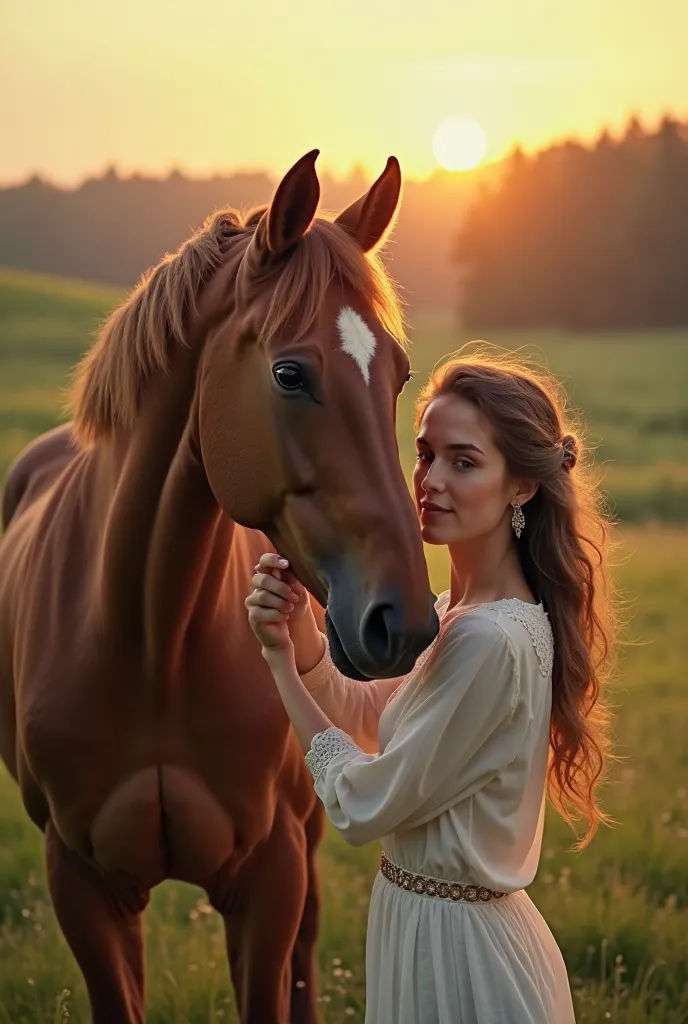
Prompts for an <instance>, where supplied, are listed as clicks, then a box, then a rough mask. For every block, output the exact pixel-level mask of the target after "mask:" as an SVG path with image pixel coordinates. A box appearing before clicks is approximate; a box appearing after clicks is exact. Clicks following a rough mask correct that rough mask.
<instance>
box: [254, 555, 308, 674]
mask: <svg viewBox="0 0 688 1024" xmlns="http://www.w3.org/2000/svg"><path fill="white" fill-rule="evenodd" d="M288 570H289V563H288V562H287V560H286V558H281V557H280V556H279V555H276V554H274V553H273V552H267V553H266V554H264V555H261V557H260V561H259V562H258V565H256V566H255V575H254V577H253V579H252V583H253V586H254V590H253V592H252V593H251V594H249V596H248V597H247V598H246V600H245V602H244V604H245V605H246V607H247V608H248V621H249V623H250V626H251V629H252V630H253V632H254V633H255V635H256V637H257V639H258V640H259V641H260V644H261V646H262V648H263V651H264V652H266V651H271V652H273V653H279V651H280V649H281V650H282V651H284V653H290V654H291V653H292V642H291V637H290V635H289V618H290V616H292V615H293V616H294V617H295V618H296V617H298V616H303V615H304V614H305V613H306V612H307V611H309V602H308V594H307V592H306V590H305V588H304V587H303V586H302V585H301V584H300V583H299V582H298V580H296V579H295V578H294V576H293V574H292V573H290V572H289V571H288Z"/></svg>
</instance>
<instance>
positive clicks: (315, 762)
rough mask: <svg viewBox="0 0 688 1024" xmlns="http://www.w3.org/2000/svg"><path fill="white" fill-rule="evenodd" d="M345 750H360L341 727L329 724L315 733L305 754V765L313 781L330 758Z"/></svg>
mask: <svg viewBox="0 0 688 1024" xmlns="http://www.w3.org/2000/svg"><path fill="white" fill-rule="evenodd" d="M345 750H351V751H360V748H359V747H357V746H356V744H355V743H354V741H353V740H352V739H351V737H350V736H347V734H346V733H345V732H342V730H341V729H337V728H335V727H334V726H331V727H330V728H329V729H326V730H325V732H318V733H316V734H315V736H314V737H313V739H312V740H311V749H310V750H309V751H308V753H307V754H306V765H307V767H308V770H309V771H310V773H311V775H312V776H313V781H314V782H317V781H318V779H319V778H320V775H321V774H322V772H323V771H324V770H325V769H326V768H327V766H328V764H329V763H330V761H331V760H332V758H333V757H336V756H337V754H341V753H342V752H343V751H345Z"/></svg>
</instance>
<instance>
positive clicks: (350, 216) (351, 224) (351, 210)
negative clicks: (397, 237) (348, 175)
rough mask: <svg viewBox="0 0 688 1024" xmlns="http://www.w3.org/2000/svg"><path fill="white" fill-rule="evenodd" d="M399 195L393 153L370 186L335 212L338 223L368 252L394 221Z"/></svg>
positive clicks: (399, 187) (382, 237) (397, 174)
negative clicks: (340, 211)
mask: <svg viewBox="0 0 688 1024" xmlns="http://www.w3.org/2000/svg"><path fill="white" fill-rule="evenodd" d="M400 195H401V168H400V167H399V161H398V160H397V158H396V157H395V156H391V157H390V158H389V160H388V161H387V166H386V167H385V169H384V171H383V172H382V174H381V175H380V177H379V178H378V179H377V181H376V182H375V184H374V185H372V186H371V187H370V189H369V190H368V191H367V192H366V193H365V195H363V196H361V198H360V199H357V200H356V202H355V203H352V204H351V206H348V207H347V208H346V210H344V211H343V212H342V213H340V214H339V216H338V217H337V219H336V220H335V224H339V225H340V227H343V228H344V230H345V231H348V233H349V234H350V235H352V237H353V238H355V239H356V241H357V242H358V244H359V245H360V246H361V248H362V249H363V251H364V252H369V251H370V250H371V249H374V248H375V246H376V245H379V244H380V242H382V241H384V239H385V238H386V237H387V235H388V233H389V231H390V230H391V228H392V226H393V224H394V216H395V214H396V212H397V207H398V205H399V196H400Z"/></svg>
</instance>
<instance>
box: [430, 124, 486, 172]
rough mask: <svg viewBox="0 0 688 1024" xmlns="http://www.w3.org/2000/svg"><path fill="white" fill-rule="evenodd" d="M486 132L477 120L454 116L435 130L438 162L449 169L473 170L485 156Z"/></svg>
mask: <svg viewBox="0 0 688 1024" xmlns="http://www.w3.org/2000/svg"><path fill="white" fill-rule="evenodd" d="M486 150H487V139H486V138H485V132H484V131H483V130H482V128H481V127H480V125H479V124H476V122H475V121H469V120H467V119H466V118H463V117H453V118H451V119H450V120H449V121H445V122H444V124H441V125H440V127H439V128H438V129H437V131H436V132H435V135H434V138H433V140H432V151H433V153H434V155H435V159H436V160H437V163H438V164H440V165H441V166H442V167H444V168H445V169H446V170H448V171H471V170H473V168H474V167H477V166H478V164H479V163H480V161H481V160H482V159H483V157H484V156H485V152H486Z"/></svg>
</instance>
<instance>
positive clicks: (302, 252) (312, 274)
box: [68, 208, 405, 446]
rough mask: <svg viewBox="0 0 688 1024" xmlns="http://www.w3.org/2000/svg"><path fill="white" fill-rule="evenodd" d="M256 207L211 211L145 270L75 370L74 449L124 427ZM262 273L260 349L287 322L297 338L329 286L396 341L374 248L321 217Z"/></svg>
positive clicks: (254, 218)
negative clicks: (346, 294)
mask: <svg viewBox="0 0 688 1024" xmlns="http://www.w3.org/2000/svg"><path fill="white" fill-rule="evenodd" d="M264 209H265V208H261V209H258V210H253V211H251V212H250V213H248V214H246V215H245V216H242V215H241V214H239V213H237V211H235V210H232V209H230V208H227V209H224V210H220V211H218V212H217V213H215V214H213V215H211V216H210V217H209V218H208V219H207V220H206V222H205V224H204V225H203V227H201V228H200V229H199V230H198V231H197V232H196V233H195V234H194V235H192V236H191V238H189V239H187V241H186V242H184V243H183V244H182V245H181V246H180V248H179V250H178V251H177V252H176V253H174V254H170V253H168V254H166V255H165V256H164V257H163V259H162V260H161V261H160V263H158V265H157V266H156V267H154V268H152V269H151V270H148V271H146V272H145V273H144V274H143V275H142V276H141V278H140V280H139V282H138V284H137V285H136V287H135V288H134V289H133V291H132V292H131V293H130V295H129V296H128V297H127V298H126V299H125V300H124V302H123V303H122V304H121V305H120V306H118V307H117V308H116V309H115V310H114V311H113V312H112V313H111V314H110V316H109V317H108V318H107V320H106V321H105V322H104V323H103V325H102V326H101V328H100V329H99V332H98V336H97V338H96V341H95V343H94V345H93V346H92V348H91V349H90V350H89V351H88V352H87V353H86V355H85V356H84V357H83V359H82V360H81V362H80V363H79V364H78V366H77V368H76V371H75V375H74V380H73V383H72V387H71V390H70V395H69V403H68V404H69V411H70V413H71V414H72V416H73V419H74V433H75V435H76V437H77V438H78V440H79V441H80V442H81V444H82V445H84V446H88V445H92V444H94V443H95V442H97V441H98V440H102V439H104V438H106V437H109V436H111V435H112V434H113V433H115V432H116V431H120V430H121V431H125V432H129V431H131V430H132V429H133V427H134V424H135V423H136V419H137V416H138V412H139V408H140V404H141V399H142V395H143V393H144V389H145V387H146V385H147V383H148V382H149V380H150V379H151V377H152V376H153V375H154V374H156V373H158V372H161V371H162V372H164V371H167V370H168V369H169V366H170V360H171V356H172V354H173V352H174V351H175V350H176V349H178V348H179V347H182V346H184V345H185V344H186V341H185V326H184V325H185V319H186V316H187V314H188V312H189V310H191V309H193V308H194V304H195V301H196V298H197V296H198V294H199V292H200V290H201V288H202V287H203V285H204V284H205V283H206V282H207V281H208V280H209V279H210V278H211V277H212V274H213V273H214V271H215V270H216V269H217V267H218V266H219V265H220V263H221V262H222V260H223V258H224V256H223V253H224V252H225V251H226V243H227V239H228V238H231V237H232V236H235V235H236V236H238V235H244V236H245V243H244V246H245V247H246V246H248V244H249V242H250V240H251V238H252V236H253V232H254V231H255V228H256V226H257V224H258V223H259V221H260V217H261V214H262V213H263V212H264ZM241 244H242V243H241V240H239V241H237V243H236V245H237V246H238V247H240V246H241ZM237 251H240V249H238V250H237ZM244 251H245V248H244ZM266 277H270V278H272V279H274V287H273V292H272V297H271V301H270V304H269V307H268V311H267V315H266V317H265V321H264V323H263V327H262V330H261V334H260V336H259V338H258V342H259V343H265V342H267V341H269V340H270V338H272V337H274V336H275V335H276V334H277V333H278V332H279V331H280V330H282V329H283V328H284V327H285V326H286V325H287V323H288V324H289V330H290V334H291V336H292V337H301V336H303V335H304V334H306V332H307V331H308V330H309V328H310V327H311V326H312V324H313V323H314V321H315V319H316V317H317V315H318V311H319V309H320V306H321V304H322V301H323V299H324V296H325V293H326V291H327V289H328V288H329V286H330V284H331V283H332V282H333V281H335V280H339V281H341V282H342V283H343V284H347V285H349V286H350V287H351V288H352V289H353V290H354V291H355V292H357V293H358V294H362V295H363V296H364V297H365V298H366V299H367V300H368V301H369V302H370V304H371V305H372V307H373V309H374V311H375V314H376V316H377V317H378V318H379V320H380V322H381V323H382V325H383V326H384V327H385V329H386V330H387V331H389V332H390V334H392V335H393V336H394V337H395V338H397V340H398V341H400V342H401V343H404V341H405V331H404V316H403V313H402V310H401V304H400V300H399V296H398V293H397V289H396V286H395V284H394V283H393V281H392V280H391V278H390V277H389V275H388V273H387V271H386V270H385V268H384V266H383V264H382V261H381V259H380V256H379V252H373V253H366V254H365V255H364V254H363V253H362V252H361V249H360V248H359V246H358V245H357V243H356V242H355V241H354V240H353V239H352V238H351V237H350V236H349V235H347V233H346V232H345V231H344V230H343V229H342V228H341V227H340V226H338V225H335V224H334V223H333V222H332V220H331V219H328V218H327V217H322V216H320V217H316V219H315V220H314V221H313V223H312V224H311V226H310V228H309V230H308V231H307V232H306V234H305V235H304V236H303V238H302V239H301V240H300V241H299V242H298V244H297V245H296V246H295V248H294V250H293V252H292V253H291V254H290V256H289V258H288V259H287V260H286V261H285V262H284V263H283V264H281V265H280V266H279V267H277V268H273V269H272V270H271V271H268V273H267V275H266Z"/></svg>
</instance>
